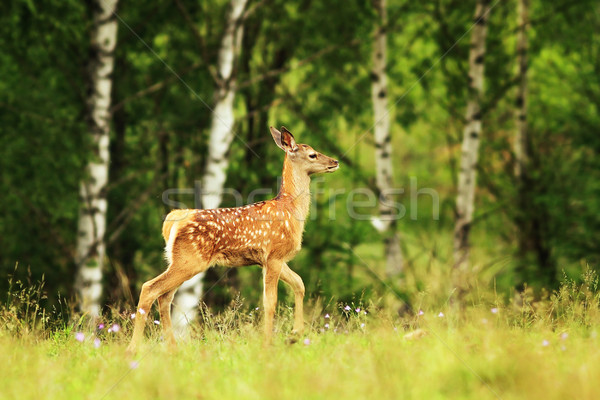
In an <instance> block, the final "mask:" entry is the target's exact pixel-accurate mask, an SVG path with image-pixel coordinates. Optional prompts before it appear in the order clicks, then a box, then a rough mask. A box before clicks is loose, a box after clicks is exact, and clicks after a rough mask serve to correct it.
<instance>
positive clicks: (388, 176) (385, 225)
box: [371, 0, 403, 277]
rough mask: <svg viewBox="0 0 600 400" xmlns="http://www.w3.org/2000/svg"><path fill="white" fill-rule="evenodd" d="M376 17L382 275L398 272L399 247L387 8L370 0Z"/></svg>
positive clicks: (374, 91) (376, 221)
mask: <svg viewBox="0 0 600 400" xmlns="http://www.w3.org/2000/svg"><path fill="white" fill-rule="evenodd" d="M373 4H374V7H375V10H376V12H377V14H378V17H379V24H378V25H379V26H377V28H376V30H375V36H374V38H375V41H374V43H373V55H372V58H373V61H372V62H373V69H372V70H371V98H372V100H373V116H374V118H375V126H374V130H375V132H374V133H375V170H376V172H375V173H376V185H377V189H378V191H379V193H380V196H379V214H380V216H379V217H378V218H373V219H372V221H371V222H372V223H373V226H374V227H375V229H377V230H378V231H379V233H380V234H381V235H382V236H383V237H384V245H385V258H386V270H385V271H386V275H387V276H388V277H394V276H397V275H399V274H400V273H401V272H402V263H403V260H402V249H401V248H400V238H399V235H398V232H397V227H396V219H395V218H396V215H395V214H394V212H395V211H396V209H395V208H393V207H392V203H393V199H392V198H391V195H392V191H393V190H392V189H393V183H392V177H393V175H392V172H393V167H392V143H391V142H392V141H391V136H390V115H389V112H388V109H387V107H388V87H387V74H386V68H387V59H386V53H387V51H386V46H387V34H386V27H387V10H386V2H385V0H373Z"/></svg>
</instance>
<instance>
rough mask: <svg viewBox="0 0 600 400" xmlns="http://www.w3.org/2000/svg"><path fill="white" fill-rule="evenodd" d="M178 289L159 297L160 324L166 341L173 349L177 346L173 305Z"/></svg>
mask: <svg viewBox="0 0 600 400" xmlns="http://www.w3.org/2000/svg"><path fill="white" fill-rule="evenodd" d="M176 291H177V289H173V290H171V291H170V292H167V293H164V294H162V295H160V296H159V297H158V311H159V312H160V323H161V325H162V327H163V335H164V338H165V341H166V342H167V343H168V344H169V346H171V347H172V348H174V347H176V346H177V343H176V341H175V335H174V334H173V323H172V321H171V303H172V302H173V297H174V296H175V292H176Z"/></svg>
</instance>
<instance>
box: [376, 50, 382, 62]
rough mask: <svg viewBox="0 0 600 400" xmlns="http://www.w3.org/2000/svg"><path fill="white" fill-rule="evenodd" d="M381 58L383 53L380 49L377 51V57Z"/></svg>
mask: <svg viewBox="0 0 600 400" xmlns="http://www.w3.org/2000/svg"><path fill="white" fill-rule="evenodd" d="M382 58H383V54H382V53H381V52H380V51H378V52H377V59H378V60H381V59H382Z"/></svg>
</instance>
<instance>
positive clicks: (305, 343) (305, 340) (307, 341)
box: [304, 338, 310, 346]
mask: <svg viewBox="0 0 600 400" xmlns="http://www.w3.org/2000/svg"><path fill="white" fill-rule="evenodd" d="M309 344H310V339H309V338H306V339H304V345H305V346H308V345H309Z"/></svg>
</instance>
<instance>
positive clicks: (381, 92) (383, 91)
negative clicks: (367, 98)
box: [377, 89, 386, 99]
mask: <svg viewBox="0 0 600 400" xmlns="http://www.w3.org/2000/svg"><path fill="white" fill-rule="evenodd" d="M385 94H386V93H385V89H381V91H380V92H379V93H378V94H377V97H379V98H380V99H383V98H384V97H385Z"/></svg>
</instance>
